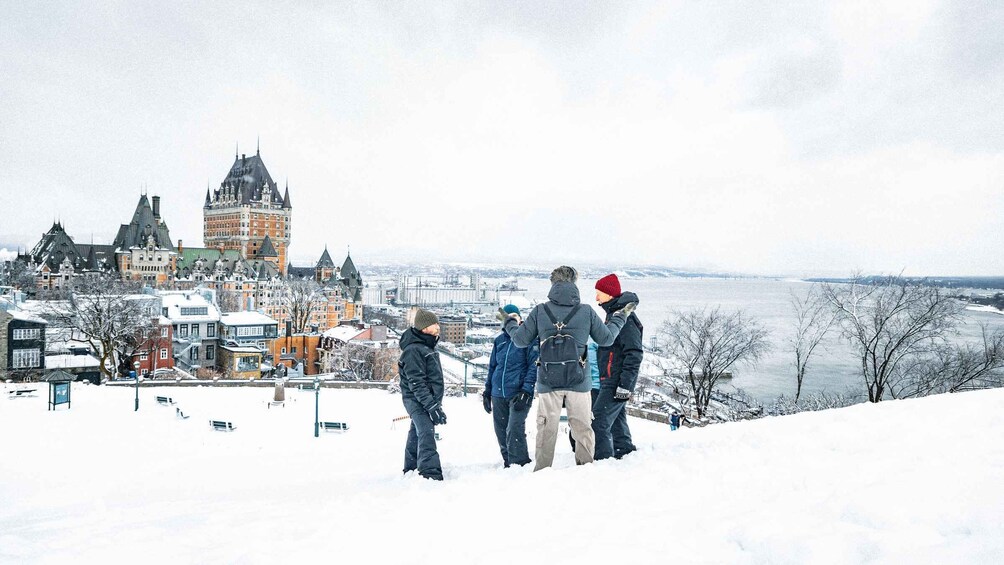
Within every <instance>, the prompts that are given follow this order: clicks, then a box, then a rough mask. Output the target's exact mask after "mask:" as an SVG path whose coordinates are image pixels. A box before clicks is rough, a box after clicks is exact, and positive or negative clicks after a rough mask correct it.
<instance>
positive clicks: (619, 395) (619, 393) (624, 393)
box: [614, 387, 631, 402]
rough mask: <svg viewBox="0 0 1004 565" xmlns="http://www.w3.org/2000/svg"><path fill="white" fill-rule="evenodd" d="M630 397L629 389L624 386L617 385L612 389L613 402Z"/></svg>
mask: <svg viewBox="0 0 1004 565" xmlns="http://www.w3.org/2000/svg"><path fill="white" fill-rule="evenodd" d="M629 398H631V391H630V390H628V389H626V388H621V387H617V390H616V391H614V402H627V401H628V399H629Z"/></svg>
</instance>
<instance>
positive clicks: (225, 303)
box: [216, 289, 244, 314]
mask: <svg viewBox="0 0 1004 565" xmlns="http://www.w3.org/2000/svg"><path fill="white" fill-rule="evenodd" d="M216 302H217V305H218V306H219V307H220V313H223V314H230V313H232V312H241V311H243V310H244V295H243V294H241V292H240V291H238V290H228V289H224V290H221V291H219V292H217V293H216Z"/></svg>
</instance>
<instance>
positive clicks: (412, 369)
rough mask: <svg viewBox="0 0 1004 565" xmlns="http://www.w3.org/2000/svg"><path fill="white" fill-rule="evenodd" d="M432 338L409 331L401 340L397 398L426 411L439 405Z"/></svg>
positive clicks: (439, 384) (434, 339) (437, 365)
mask: <svg viewBox="0 0 1004 565" xmlns="http://www.w3.org/2000/svg"><path fill="white" fill-rule="evenodd" d="M437 341H439V339H438V338H437V337H436V336H433V335H429V334H424V333H422V332H420V331H418V330H416V329H415V328H410V329H408V331H406V332H404V335H402V336H401V360H400V361H398V373H399V374H400V377H401V397H402V399H403V400H404V401H405V402H407V401H408V400H412V401H414V402H417V403H419V404H421V405H422V407H423V408H425V409H426V410H432V409H433V408H435V407H437V406H439V405H440V404H441V403H442V402H443V366H442V365H441V364H440V362H439V353H437V352H436V342H437Z"/></svg>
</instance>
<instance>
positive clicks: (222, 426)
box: [209, 420, 237, 432]
mask: <svg viewBox="0 0 1004 565" xmlns="http://www.w3.org/2000/svg"><path fill="white" fill-rule="evenodd" d="M209 426H210V427H212V428H213V430H215V431H217V432H232V431H234V430H236V429H237V426H235V425H233V423H232V422H227V421H225V420H209Z"/></svg>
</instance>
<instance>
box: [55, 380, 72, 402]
mask: <svg viewBox="0 0 1004 565" xmlns="http://www.w3.org/2000/svg"><path fill="white" fill-rule="evenodd" d="M53 394H54V398H53V402H52V403H53V404H54V405H57V406H58V405H60V404H66V403H67V402H69V401H70V383H56V390H55V391H54V393H53Z"/></svg>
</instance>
